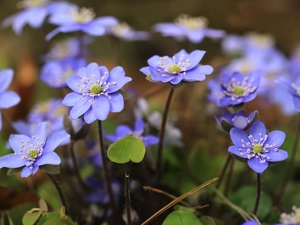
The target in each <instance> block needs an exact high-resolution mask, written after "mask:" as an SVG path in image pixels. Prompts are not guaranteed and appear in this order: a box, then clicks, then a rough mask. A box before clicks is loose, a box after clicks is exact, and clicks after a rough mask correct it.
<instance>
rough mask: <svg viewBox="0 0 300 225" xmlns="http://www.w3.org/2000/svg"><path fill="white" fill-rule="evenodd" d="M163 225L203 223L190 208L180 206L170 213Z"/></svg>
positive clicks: (199, 224)
mask: <svg viewBox="0 0 300 225" xmlns="http://www.w3.org/2000/svg"><path fill="white" fill-rule="evenodd" d="M162 225H202V223H201V221H200V220H199V219H198V218H197V216H196V215H195V214H194V210H193V209H190V208H185V207H180V208H179V209H177V210H176V211H174V212H172V213H170V214H169V215H168V216H167V218H166V219H165V220H164V222H163V223H162Z"/></svg>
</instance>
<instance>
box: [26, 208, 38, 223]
mask: <svg viewBox="0 0 300 225" xmlns="http://www.w3.org/2000/svg"><path fill="white" fill-rule="evenodd" d="M42 213H43V210H42V209H39V208H33V209H31V210H30V211H27V212H26V214H25V215H24V216H23V219H22V223H23V224H24V225H34V224H35V223H36V221H37V220H38V219H39V218H40V216H41V215H42Z"/></svg>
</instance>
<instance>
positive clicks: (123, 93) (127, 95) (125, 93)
mask: <svg viewBox="0 0 300 225" xmlns="http://www.w3.org/2000/svg"><path fill="white" fill-rule="evenodd" d="M119 93H120V94H121V95H122V96H123V98H124V100H126V99H128V98H130V94H129V93H127V92H126V91H123V90H119Z"/></svg>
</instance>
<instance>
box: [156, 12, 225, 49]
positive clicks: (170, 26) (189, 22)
mask: <svg viewBox="0 0 300 225" xmlns="http://www.w3.org/2000/svg"><path fill="white" fill-rule="evenodd" d="M207 24H208V20H207V19H206V18H205V17H191V16H189V15H186V14H182V15H180V16H179V17H178V18H177V19H176V20H175V23H158V24H156V25H154V29H155V31H157V32H161V33H162V35H163V36H171V37H174V38H175V39H177V40H179V41H181V40H183V39H184V38H187V39H188V40H189V41H191V42H192V43H195V44H197V43H200V42H201V41H202V40H203V38H204V37H210V38H222V37H224V36H225V32H224V31H223V30H216V29H210V28H208V27H207Z"/></svg>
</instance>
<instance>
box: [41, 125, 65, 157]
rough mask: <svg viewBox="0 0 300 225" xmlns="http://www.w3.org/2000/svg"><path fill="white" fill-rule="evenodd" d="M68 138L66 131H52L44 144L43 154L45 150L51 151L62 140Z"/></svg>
mask: <svg viewBox="0 0 300 225" xmlns="http://www.w3.org/2000/svg"><path fill="white" fill-rule="evenodd" d="M68 138H70V135H69V134H68V133H67V132H66V131H63V130H62V131H56V132H54V133H52V134H51V135H50V136H49V138H48V140H47V142H46V145H45V146H44V150H43V154H45V153H47V152H53V151H54V150H55V149H56V148H57V146H59V145H60V144H61V143H62V142H63V141H65V140H67V139H68Z"/></svg>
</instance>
